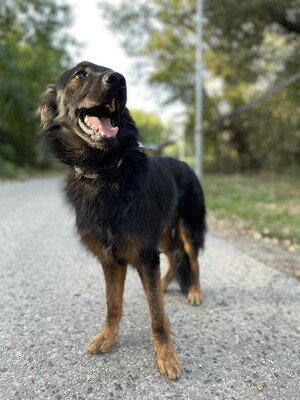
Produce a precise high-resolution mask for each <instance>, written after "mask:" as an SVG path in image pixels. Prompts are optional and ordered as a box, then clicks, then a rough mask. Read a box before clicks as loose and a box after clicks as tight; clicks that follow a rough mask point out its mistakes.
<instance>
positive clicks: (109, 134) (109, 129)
mask: <svg viewBox="0 0 300 400" xmlns="http://www.w3.org/2000/svg"><path fill="white" fill-rule="evenodd" d="M79 125H80V128H81V129H82V130H83V131H84V132H85V133H87V134H88V135H89V136H90V137H91V139H93V140H99V139H101V138H114V137H115V136H116V135H117V133H118V130H119V128H118V127H117V126H112V124H111V121H110V118H108V117H101V118H99V117H95V116H93V115H88V114H86V115H85V117H84V119H83V120H82V119H81V118H79Z"/></svg>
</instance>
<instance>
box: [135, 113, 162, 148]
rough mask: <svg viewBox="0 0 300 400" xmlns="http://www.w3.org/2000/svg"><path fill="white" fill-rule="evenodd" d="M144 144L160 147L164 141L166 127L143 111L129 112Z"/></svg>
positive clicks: (153, 116)
mask: <svg viewBox="0 0 300 400" xmlns="http://www.w3.org/2000/svg"><path fill="white" fill-rule="evenodd" d="M130 112H131V115H132V117H133V119H134V120H135V122H136V124H137V126H138V128H139V131H140V136H141V141H142V142H143V143H144V144H154V145H160V144H161V143H163V142H164V141H165V140H166V137H167V134H166V127H165V126H164V125H163V123H162V122H161V121H160V120H159V118H158V117H157V116H156V115H153V114H150V113H146V112H144V111H138V110H131V111H130Z"/></svg>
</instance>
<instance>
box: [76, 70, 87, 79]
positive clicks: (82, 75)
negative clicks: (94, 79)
mask: <svg viewBox="0 0 300 400" xmlns="http://www.w3.org/2000/svg"><path fill="white" fill-rule="evenodd" d="M87 75H88V74H87V72H86V71H78V72H77V74H76V76H75V78H77V79H84V78H86V77H87Z"/></svg>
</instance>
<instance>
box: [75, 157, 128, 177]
mask: <svg viewBox="0 0 300 400" xmlns="http://www.w3.org/2000/svg"><path fill="white" fill-rule="evenodd" d="M122 162H123V158H120V160H119V161H118V162H117V163H109V164H106V165H105V166H104V167H103V168H102V169H101V171H99V173H96V172H95V173H93V174H89V173H85V172H84V171H83V170H82V169H81V168H80V167H76V166H74V170H75V173H76V174H77V175H78V176H82V177H83V178H86V179H97V178H99V176H103V175H106V174H108V173H109V172H111V171H112V170H114V169H118V168H119V167H120V166H121V164H122Z"/></svg>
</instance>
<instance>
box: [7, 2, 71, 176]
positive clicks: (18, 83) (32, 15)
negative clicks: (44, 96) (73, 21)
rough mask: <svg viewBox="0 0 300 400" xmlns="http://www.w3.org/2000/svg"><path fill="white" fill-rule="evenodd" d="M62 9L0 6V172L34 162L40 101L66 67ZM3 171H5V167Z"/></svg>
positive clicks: (52, 5)
mask: <svg viewBox="0 0 300 400" xmlns="http://www.w3.org/2000/svg"><path fill="white" fill-rule="evenodd" d="M68 15H69V10H68V7H67V6H66V5H61V6H58V5H56V3H55V2H54V1H53V0H27V1H26V2H24V1H21V0H2V2H1V4H0V93H1V96H0V168H1V170H2V173H5V172H6V171H7V170H8V168H7V166H8V165H9V166H10V167H9V170H11V169H12V165H18V166H32V165H35V164H36V162H37V155H36V152H37V143H38V119H37V116H36V110H37V108H38V103H39V97H40V95H41V93H42V91H43V90H45V87H46V85H47V84H48V83H49V82H51V81H52V80H54V78H55V77H56V76H57V74H59V73H60V72H61V69H62V68H63V66H65V65H66V64H67V62H68V56H67V53H66V51H65V45H66V43H68V39H67V37H65V36H64V35H62V34H60V33H59V32H60V30H61V29H62V28H64V27H65V26H66V25H67V24H68V22H69V17H68ZM4 166H6V167H4Z"/></svg>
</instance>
